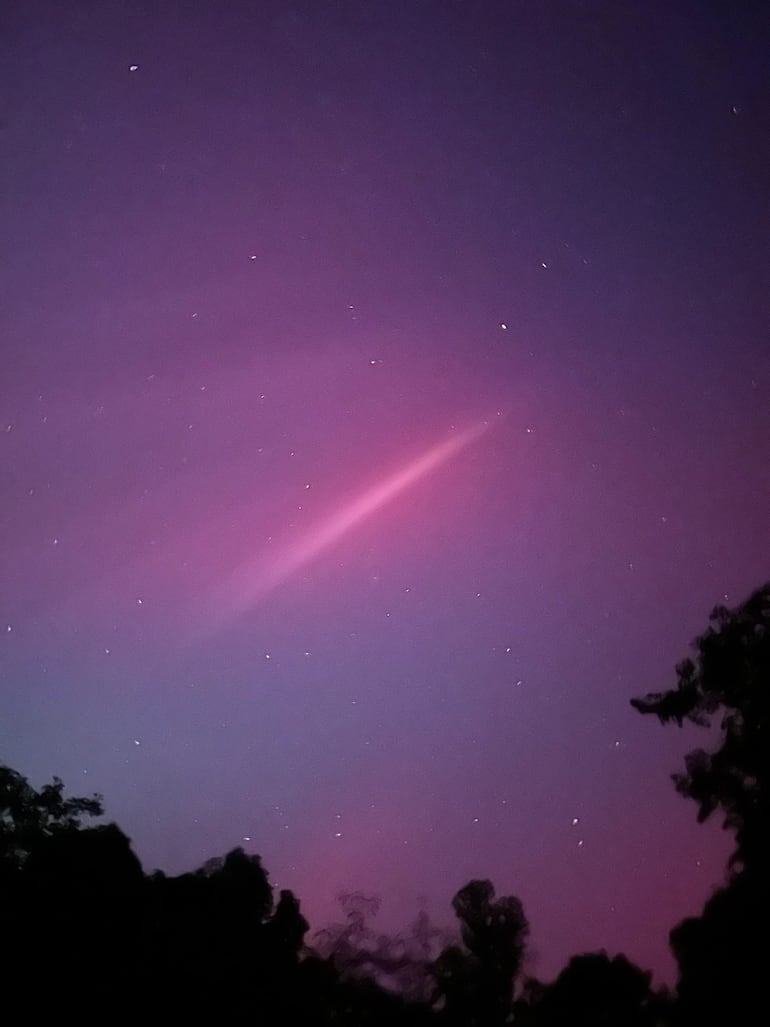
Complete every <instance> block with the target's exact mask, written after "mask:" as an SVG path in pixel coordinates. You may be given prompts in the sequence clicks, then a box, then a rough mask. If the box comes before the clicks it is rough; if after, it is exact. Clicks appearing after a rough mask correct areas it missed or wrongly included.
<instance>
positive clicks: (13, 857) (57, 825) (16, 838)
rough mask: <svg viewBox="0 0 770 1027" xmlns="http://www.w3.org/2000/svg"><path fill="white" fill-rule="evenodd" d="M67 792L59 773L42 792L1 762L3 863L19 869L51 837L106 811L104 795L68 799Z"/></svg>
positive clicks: (0, 860) (0, 855)
mask: <svg viewBox="0 0 770 1027" xmlns="http://www.w3.org/2000/svg"><path fill="white" fill-rule="evenodd" d="M63 792H64V784H63V783H62V781H61V780H60V779H59V778H58V777H55V778H54V779H53V781H52V782H51V784H48V785H44V786H43V787H42V788H41V789H40V791H39V792H38V791H35V789H34V788H33V787H32V786H31V785H30V784H29V782H28V781H27V780H26V778H24V777H22V776H21V774H19V773H18V772H17V771H15V770H12V769H11V768H10V767H6V766H0V867H2V868H3V869H5V870H8V869H17V868H18V867H20V866H22V865H23V864H24V862H25V860H26V859H27V858H28V856H29V855H30V853H31V852H33V851H34V849H35V847H36V846H38V845H39V844H40V843H41V842H43V841H45V840H46V839H47V838H49V837H51V836H52V835H54V834H57V833H58V832H61V831H70V830H72V829H77V828H79V827H80V826H81V819H82V818H83V817H99V816H101V815H102V813H103V812H104V810H103V808H102V798H101V796H100V795H92V796H91V797H90V798H84V797H79V798H69V799H65V798H64V795H63Z"/></svg>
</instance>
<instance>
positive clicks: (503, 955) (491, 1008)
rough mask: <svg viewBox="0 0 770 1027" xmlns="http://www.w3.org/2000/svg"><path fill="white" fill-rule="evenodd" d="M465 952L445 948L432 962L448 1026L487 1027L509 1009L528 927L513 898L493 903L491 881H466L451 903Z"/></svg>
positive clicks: (498, 1020) (496, 1021) (455, 947)
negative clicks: (455, 1024)
mask: <svg viewBox="0 0 770 1027" xmlns="http://www.w3.org/2000/svg"><path fill="white" fill-rule="evenodd" d="M452 906H453V907H454V911H455V914H456V916H457V918H458V919H459V921H460V924H461V934H462V940H463V943H464V945H465V951H463V949H462V948H460V947H459V946H457V945H452V946H450V947H449V948H447V949H445V950H444V952H442V954H441V955H440V956H439V958H438V959H437V960H436V963H435V964H434V974H435V977H436V983H437V988H438V992H439V994H440V995H441V996H442V997H443V1000H444V1003H445V1010H446V1018H447V1019H448V1020H449V1022H450V1023H463V1024H469V1025H477V1027H491V1025H495V1024H502V1023H504V1022H505V1021H506V1018H507V1017H508V1016H509V1014H510V1011H511V1003H512V1000H513V985H514V981H515V979H516V977H517V975H518V973H519V971H520V969H521V963H522V959H523V956H524V946H525V942H526V939H527V936H528V934H529V923H528V921H527V918H526V916H525V915H524V908H523V906H522V904H521V902H520V900H519V899H517V898H515V897H514V896H504V897H502V898H500V899H497V900H495V889H494V886H493V885H492V882H491V881H478V880H477V881H470V882H469V883H468V884H466V885H465V887H464V888H461V889H460V891H459V892H457V894H456V895H455V897H454V898H453V899H452Z"/></svg>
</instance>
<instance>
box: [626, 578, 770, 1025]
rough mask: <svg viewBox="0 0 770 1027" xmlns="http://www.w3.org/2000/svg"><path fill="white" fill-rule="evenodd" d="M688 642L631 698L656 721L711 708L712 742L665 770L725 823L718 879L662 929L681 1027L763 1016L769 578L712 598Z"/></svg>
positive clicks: (767, 1015) (696, 719)
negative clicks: (731, 604)
mask: <svg viewBox="0 0 770 1027" xmlns="http://www.w3.org/2000/svg"><path fill="white" fill-rule="evenodd" d="M710 619H711V626H710V627H709V629H708V630H707V631H706V632H705V633H704V634H703V635H701V636H700V637H699V638H697V639H696V640H695V642H694V647H695V649H696V654H697V655H696V660H690V659H688V660H685V661H684V662H683V663H681V664H679V666H678V667H677V675H678V679H679V680H678V684H677V687H676V688H675V689H671V690H670V691H668V692H661V693H655V694H652V695H648V696H646V697H645V698H643V699H634V700H632V704H633V706H634V707H635V708H636V709H637V710H639V711H640V712H642V713H654V714H655V715H656V716H657V717H658V718H659V719H660V720H661V721H662V722H663V723H666V722H667V721H670V720H675V721H676V722H677V723H678V724H680V725H681V724H682V723H683V721H684V720H690V721H692V722H693V723H695V724H701V725H705V726H710V725H711V724H712V718H714V717H715V716H716V715H719V716H720V717H721V720H720V724H719V726H720V728H721V744H720V745H719V747H718V748H717V749H716V750H715V751H714V752H710V753H709V752H706V751H705V750H703V749H697V750H695V751H694V752H691V753H689V754H688V755H687V756H686V758H685V772H684V773H678V774H675V775H674V776H673V777H674V782H675V784H676V788H677V790H678V791H679V792H680V793H681V794H683V795H686V796H688V797H690V798H692V799H695V801H696V802H697V803H698V807H699V808H698V819H699V820H700V821H703V820H706V819H707V818H708V817H709V816H710V815H711V814H712V813H713V812H714V811H715V810H717V809H721V811H722V813H723V814H724V826H725V827H726V828H728V829H730V830H733V831H734V832H735V837H736V841H737V849H736V852H735V853H734V855H733V857H732V858H731V860H730V869H731V874H730V876H729V879H728V883H727V885H726V887H724V888H721V889H719V890H718V891H716V892H715V893H714V895H713V896H712V897H711V898H710V899H709V901H708V902H707V903H706V905H705V907H704V910H703V914H702V915H701V916H700V917H692V918H689V919H687V920H685V921H684V922H683V923H681V924H679V925H678V926H677V927H675V928H674V930H673V931H672V932H671V935H670V941H671V947H672V950H673V952H674V955H675V957H676V960H677V964H678V967H679V977H678V985H677V990H678V1007H677V1016H678V1022H679V1023H681V1024H682V1025H687V1027H695V1025H697V1027H717V1025H720V1027H721V1025H722V1024H727V1023H735V1024H741V1025H744V1027H749V1025H752V1024H755V1023H756V1024H760V1023H766V1022H768V1021H770V992H768V989H767V986H766V981H765V973H766V966H767V953H768V951H769V950H770V944H768V942H769V941H770V938H769V937H768V935H769V934H770V888H769V887H768V881H769V880H770V738H769V735H768V731H769V730H770V584H767V585H764V586H763V587H762V588H760V589H759V590H757V591H756V592H754V593H753V594H752V595H751V596H750V597H749V598H748V599H747V600H746V601H745V602H744V603H742V604H741V605H740V606H738V607H736V608H735V609H733V610H729V609H727V608H726V607H724V606H718V607H716V608H715V609H714V611H713V612H712V614H711V618H710Z"/></svg>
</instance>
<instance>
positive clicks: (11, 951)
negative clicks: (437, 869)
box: [0, 585, 770, 1027]
mask: <svg viewBox="0 0 770 1027" xmlns="http://www.w3.org/2000/svg"><path fill="white" fill-rule="evenodd" d="M694 644H695V648H696V658H695V659H694V660H687V661H685V662H684V663H682V664H680V665H679V667H678V668H677V674H678V683H677V687H676V688H674V689H672V690H670V691H668V692H661V693H656V694H652V695H649V696H646V697H645V698H641V699H635V700H633V705H634V706H635V708H636V709H638V710H639V711H640V712H642V713H652V714H655V715H656V716H657V717H658V718H659V719H660V720H661V721H663V722H664V723H665V722H666V721H670V720H674V721H676V722H677V723H679V724H682V723H683V722H684V721H685V720H690V721H693V722H695V723H698V724H705V725H708V724H711V722H712V718H714V717H715V716H717V715H718V716H719V721H718V727H719V729H720V731H721V737H720V743H719V745H718V748H717V749H716V750H715V751H714V752H710V753H707V752H705V751H703V750H697V751H696V752H694V753H690V754H689V755H688V756H687V758H686V761H685V771H684V773H679V774H676V775H675V776H674V780H675V783H676V787H677V789H678V790H679V791H680V792H681V793H682V794H683V795H686V796H688V797H691V798H693V799H695V800H696V801H697V803H698V809H699V819H701V820H704V819H706V818H707V817H708V816H709V815H710V814H712V813H713V812H714V811H716V810H721V811H722V813H723V815H724V821H725V825H726V827H727V828H729V829H730V830H732V831H734V832H735V837H736V842H737V851H736V853H735V856H734V858H733V859H732V860H731V863H730V866H729V868H728V871H729V873H728V877H727V880H726V884H725V886H724V887H722V888H720V889H719V890H717V891H716V892H715V893H714V894H713V895H712V897H711V898H710V899H709V900H708V901H707V902H706V904H705V907H704V910H703V912H702V914H701V916H699V917H692V918H689V919H687V920H685V921H684V922H682V923H680V924H679V925H678V926H676V927H675V928H674V929H673V930H672V932H671V935H670V941H671V946H672V949H673V952H674V955H675V957H676V960H677V965H678V969H679V973H678V984H677V993H676V995H675V996H673V997H672V996H670V995H668V994H667V993H656V992H654V991H653V990H652V987H651V983H650V980H651V978H650V974H648V973H646V972H644V971H642V970H641V969H639V968H638V967H636V966H634V965H633V964H631V963H630V962H629V961H628V960H627V959H626V958H625V956H622V955H618V956H615V957H612V958H611V957H610V956H608V955H607V954H606V953H605V952H599V953H592V954H585V955H580V956H576V957H574V958H572V959H571V960H570V961H569V963H568V964H567V966H566V967H565V968H564V969H563V970H562V972H561V973H560V974H559V975H558V976H557V977H556V979H555V980H554V981H552V982H551V983H550V984H542V983H540V982H538V981H536V980H534V979H529V980H526V981H524V982H523V983H519V979H520V976H521V969H522V963H523V960H524V956H525V946H526V942H527V938H528V935H529V924H528V921H527V918H526V916H525V914H524V910H523V907H522V904H521V902H520V900H519V899H517V898H515V897H512V896H506V897H502V898H496V897H495V890H494V887H493V885H492V884H491V882H489V881H484V880H473V881H470V882H469V883H468V884H466V885H465V887H463V888H461V889H460V891H458V892H457V894H456V895H455V896H454V899H453V901H452V906H453V909H454V912H455V915H456V917H457V921H458V924H459V929H460V938H459V939H458V940H456V941H453V942H451V943H450V941H449V939H448V937H447V934H446V932H443V931H440V930H438V929H437V928H436V927H434V926H433V925H432V924H431V922H430V920H429V919H428V917H427V914H425V913H424V912H419V913H418V915H417V917H416V919H415V920H414V922H413V924H412V925H411V927H410V928H409V929H408V930H407V931H406V932H404V933H402V934H398V935H395V936H392V937H391V936H388V935H385V934H383V933H381V932H378V931H376V930H375V929H374V928H373V926H372V919H373V917H374V916H375V915H376V913H377V909H378V906H379V901H378V900H377V899H372V898H370V897H367V896H364V895H361V894H360V893H349V894H346V895H343V896H342V897H341V902H342V908H343V912H344V922H343V923H342V924H338V925H336V926H332V927H330V928H328V929H327V930H326V931H323V932H318V933H317V934H316V935H315V936H314V945H313V947H312V948H311V947H309V946H308V945H307V944H306V936H307V933H308V929H309V928H308V923H307V920H306V919H305V918H304V916H303V915H302V912H301V909H300V904H299V901H298V900H297V899H296V897H295V896H294V895H293V894H292V892H290V891H287V890H284V891H281V892H280V895H279V898H278V901H277V903H274V899H273V888H272V885H271V883H270V880H269V877H268V874H267V872H266V870H265V869H264V867H263V866H262V863H261V860H260V858H259V857H258V856H255V855H250V854H248V853H246V852H244V851H243V849H241V848H236V849H233V850H231V851H230V852H228V853H227V854H226V855H225V856H224V857H221V858H216V859H212V860H209V861H208V862H207V863H205V864H204V865H203V866H202V867H200V868H199V869H198V870H195V871H193V872H191V873H186V874H181V875H179V876H176V877H169V876H166V875H165V874H163V873H161V872H156V873H154V874H152V875H146V874H145V873H144V871H143V870H142V867H141V864H140V862H139V860H138V859H137V857H136V855H135V854H134V852H133V851H132V848H131V843H130V840H129V839H128V838H127V837H126V835H125V834H124V833H123V832H122V831H121V830H120V828H119V827H117V826H116V825H115V824H112V823H107V824H100V825H98V826H95V827H86V826H85V822H86V820H87V818H92V817H100V816H101V815H102V813H103V809H102V801H101V798H100V797H99V796H96V795H95V796H92V797H90V798H85V797H75V798H67V797H65V795H64V788H63V784H62V782H61V781H60V780H59V779H58V778H54V779H53V782H52V783H51V784H49V785H45V786H44V787H43V788H42V789H40V791H37V790H35V789H34V788H32V787H31V786H30V785H29V783H28V782H27V781H26V780H25V779H24V778H23V777H22V776H21V775H20V774H18V773H17V772H16V771H14V770H12V769H10V768H9V767H4V766H0V909H2V912H3V927H4V930H3V932H2V933H0V939H1V940H0V972H2V974H3V981H4V983H5V985H6V994H15V995H17V996H22V997H23V1001H24V1002H25V1003H26V1007H25V1009H24V1015H25V1016H26V1017H27V1018H30V1017H31V1018H36V1019H45V1018H51V1019H53V1018H56V1019H62V1018H65V1019H75V1018H77V1020H78V1021H79V1022H84V1020H87V1019H88V1018H89V1017H88V1014H87V1013H86V1012H84V1010H85V1009H86V1007H87V1008H88V1009H89V1010H91V1011H92V1012H93V1016H92V1017H91V1019H94V1020H95V1019H97V1018H98V1019H100V1020H104V1019H110V1020H116V1021H119V1022H122V1021H124V1020H125V1021H129V1020H132V1021H142V1022H151V1023H152V1022H156V1021H157V1022H160V1021H163V1020H168V1021H174V1022H177V1021H181V1022H183V1021H187V1020H189V1021H192V1022H198V1021H201V1020H208V1021H211V1022H216V1023H223V1024H229V1023H235V1022H248V1021H252V1022H255V1023H259V1024H261V1025H266V1027H272V1025H276V1027H277V1025H279V1024H280V1025H284V1024H298V1025H299V1024H302V1025H304V1024H308V1025H313V1027H316V1025H317V1027H395V1025H396V1024H398V1025H407V1027H410V1025H411V1027H429V1025H435V1027H502V1025H503V1024H514V1027H696V1025H697V1027H718V1025H719V1027H723V1025H726V1024H736V1025H739V1027H754V1025H755V1024H756V1025H757V1027H758V1025H759V1024H760V1023H765V1022H768V1021H770V998H769V996H770V992H768V990H767V988H766V986H765V981H764V972H765V967H766V963H767V952H768V948H769V946H768V941H769V940H770V939H768V933H769V932H770V895H769V890H768V879H769V875H768V868H769V867H770V860H769V859H768V857H769V856H770V846H768V789H769V788H770V781H769V778H768V771H769V770H770V767H769V764H768V761H769V760H770V752H769V751H768V749H767V746H766V744H765V743H766V738H767V734H768V728H769V727H770V725H769V724H768V703H769V701H770V698H769V697H770V585H766V586H764V587H763V588H762V589H760V590H759V591H757V592H755V593H754V594H753V595H752V596H750V597H749V599H748V600H747V601H746V602H745V603H743V604H742V605H741V606H739V607H737V608H736V609H734V610H728V609H726V608H724V607H717V609H716V610H715V611H714V612H713V614H712V616H711V626H710V627H709V629H708V630H707V631H706V633H705V634H703V635H702V636H700V637H699V638H698V639H697V640H696V642H695V643H694ZM714 726H717V725H714ZM84 995H85V996H86V997H84Z"/></svg>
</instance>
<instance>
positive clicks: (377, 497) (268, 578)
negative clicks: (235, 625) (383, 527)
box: [209, 421, 489, 630]
mask: <svg viewBox="0 0 770 1027" xmlns="http://www.w3.org/2000/svg"><path fill="white" fill-rule="evenodd" d="M488 427H489V422H486V421H484V422H482V423H480V424H477V425H475V426H473V427H471V428H468V429H466V430H465V431H462V432H456V433H454V434H453V435H452V437H451V438H449V439H447V440H446V441H443V442H439V443H437V444H436V445H434V446H431V447H430V449H428V450H427V451H426V452H424V453H423V454H422V455H421V456H418V457H417V458H416V459H414V460H412V461H410V462H409V463H408V464H407V465H406V466H405V467H402V468H401V469H400V470H399V471H396V472H395V473H394V474H391V475H390V476H389V477H387V478H386V479H385V480H384V481H381V482H380V483H379V484H377V485H374V486H373V487H372V488H370V489H367V490H366V491H365V492H363V493H362V494H360V495H359V496H357V497H356V498H354V499H353V500H351V501H350V502H349V503H347V504H346V505H344V506H343V507H342V508H341V509H340V510H338V511H337V512H336V513H334V514H332V515H331V516H330V517H328V518H327V519H326V520H324V521H322V522H321V524H320V525H318V526H317V527H316V528H315V529H314V530H312V531H310V532H308V533H307V534H306V535H305V536H304V537H303V538H302V539H300V540H298V541H297V542H296V543H294V544H292V545H290V546H288V547H287V548H286V549H285V550H284V551H283V552H282V553H280V554H278V555H277V556H275V557H272V558H270V557H268V558H267V559H265V557H264V555H263V556H260V557H259V558H257V559H256V560H252V561H249V563H248V564H247V565H245V566H242V567H240V568H239V569H238V570H237V571H236V572H235V573H234V574H233V575H231V577H230V578H229V579H228V581H227V582H226V583H225V584H224V585H223V586H222V587H221V588H220V589H218V590H217V594H216V596H215V597H214V601H213V602H212V604H211V609H212V616H211V617H210V618H209V629H210V630H217V629H219V628H221V627H223V626H224V624H225V623H226V622H228V621H230V620H232V619H233V618H234V617H237V616H239V615H240V614H243V613H245V612H246V611H247V610H249V609H251V608H252V607H253V606H255V605H256V604H257V603H258V602H260V600H262V599H263V598H264V597H265V596H266V595H267V594H268V593H270V592H272V591H273V589H275V588H277V587H278V586H279V585H280V584H282V583H283V582H284V581H286V580H287V578H290V577H291V576H292V575H294V574H297V573H298V572H299V571H300V570H302V568H304V567H306V566H307V565H308V564H309V563H310V562H311V561H313V560H315V559H317V558H318V557H319V556H321V555H322V554H323V553H324V552H326V550H328V549H329V548H330V547H332V546H333V545H335V543H337V542H339V541H340V540H341V539H342V538H343V537H344V536H345V535H347V534H348V533H349V532H350V531H352V530H353V529H354V528H355V527H356V526H357V525H359V524H361V523H362V522H363V521H365V520H367V519H368V518H370V517H372V516H373V515H374V514H375V513H377V512H378V511H379V510H381V509H382V508H383V507H384V506H386V505H387V504H388V503H391V502H393V500H395V499H396V498H397V497H398V496H399V495H401V494H402V493H403V492H404V491H405V490H406V489H408V488H409V487H410V486H412V485H415V484H416V483H417V482H418V481H420V480H421V479H423V478H424V477H425V476H426V475H428V474H430V472H431V471H434V470H436V469H437V468H438V467H440V466H441V465H442V464H445V463H446V462H447V461H448V460H450V459H451V458H452V457H453V456H455V455H456V454H457V453H459V452H460V451H461V450H463V449H465V448H466V447H467V446H469V445H470V444H471V443H472V442H475V441H476V440H477V439H478V438H480V437H481V435H483V434H484V432H485V431H486V430H487V428H488Z"/></svg>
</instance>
